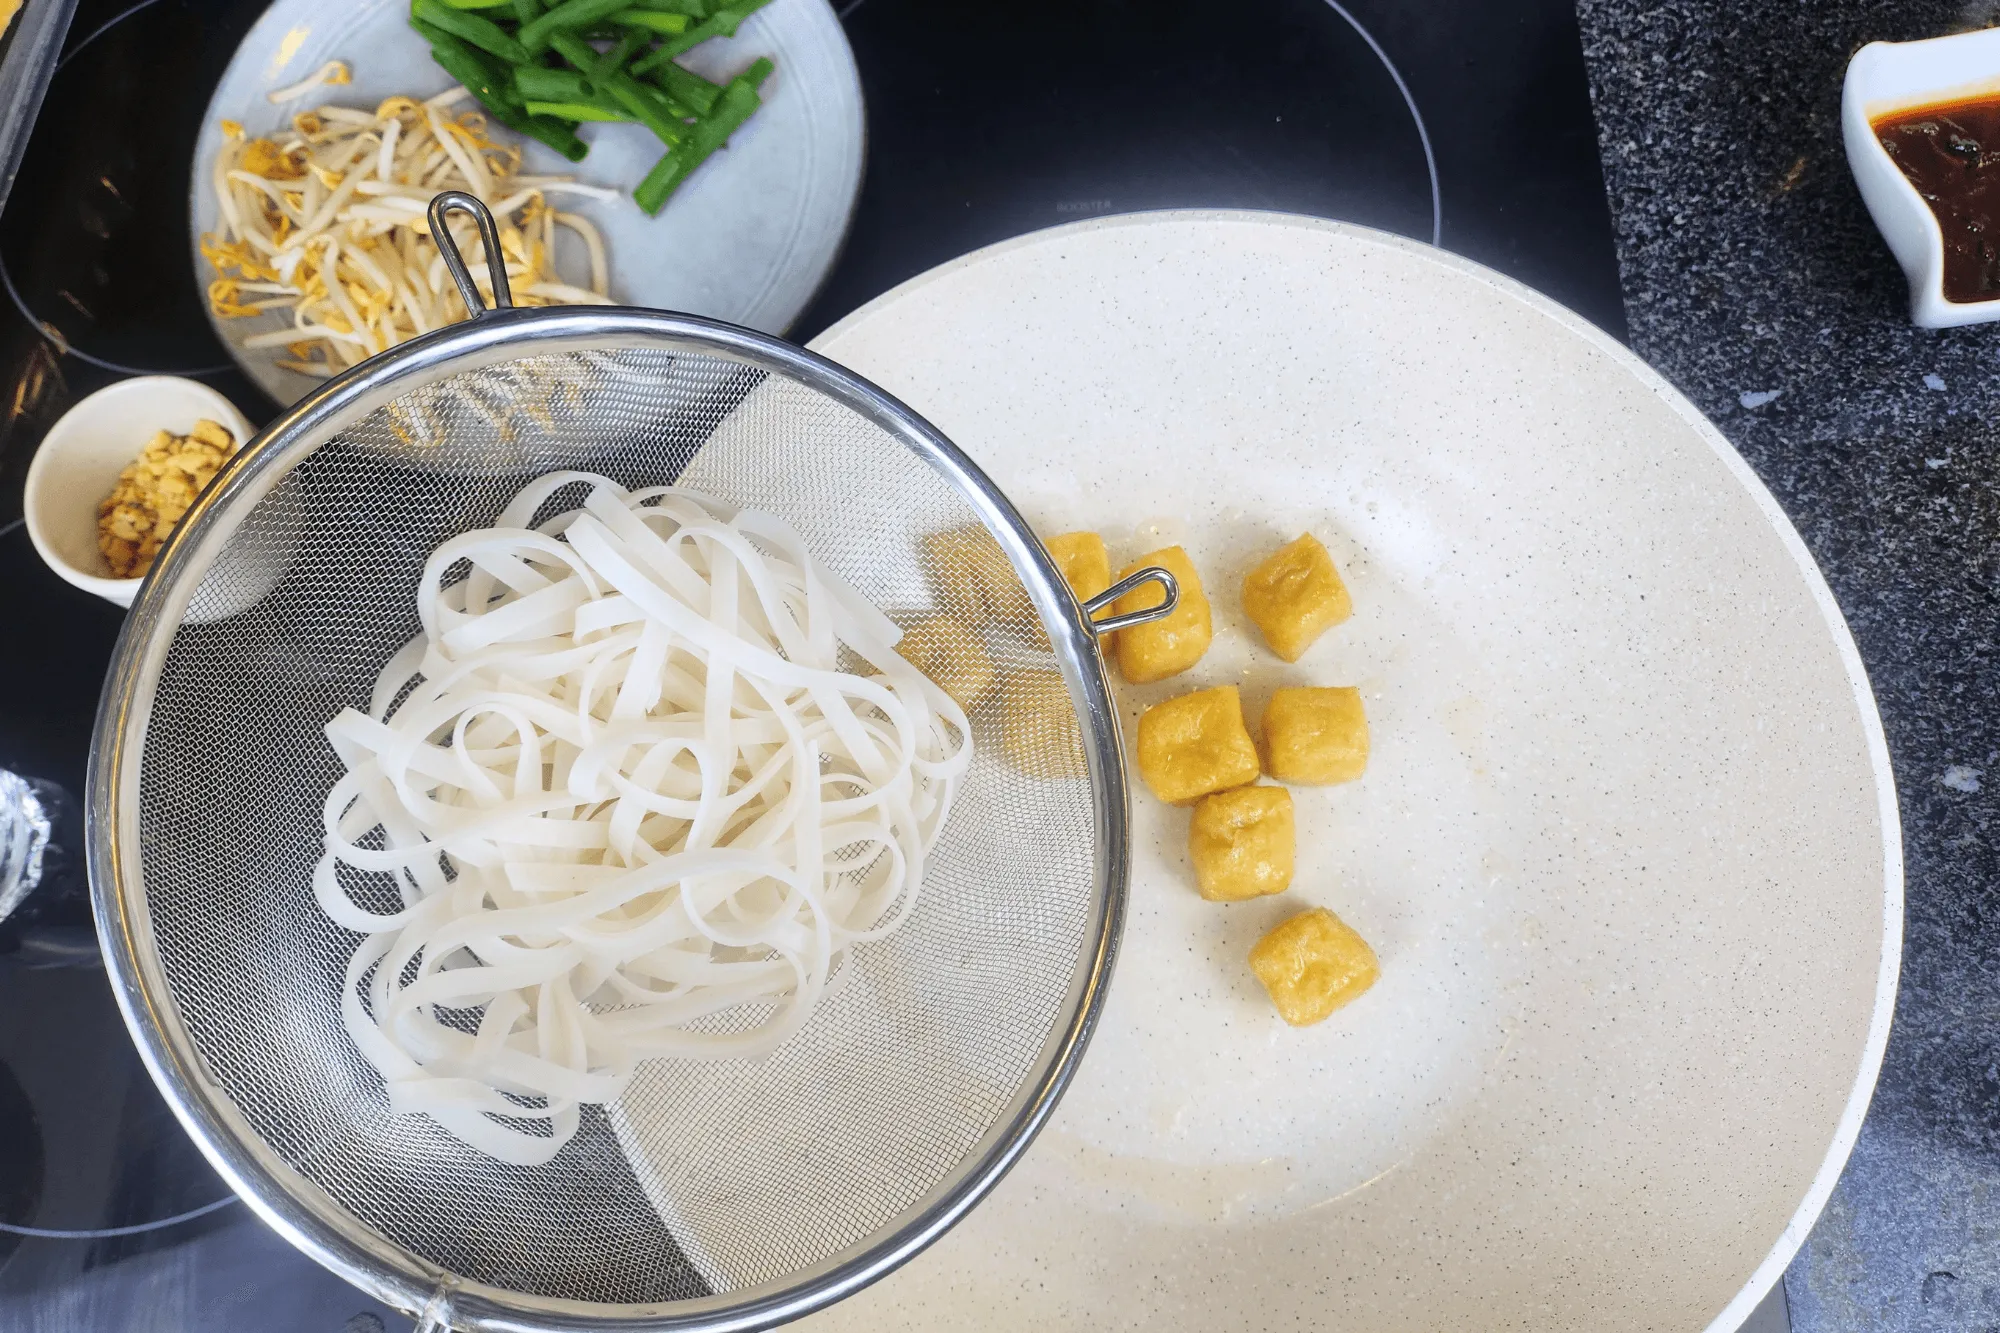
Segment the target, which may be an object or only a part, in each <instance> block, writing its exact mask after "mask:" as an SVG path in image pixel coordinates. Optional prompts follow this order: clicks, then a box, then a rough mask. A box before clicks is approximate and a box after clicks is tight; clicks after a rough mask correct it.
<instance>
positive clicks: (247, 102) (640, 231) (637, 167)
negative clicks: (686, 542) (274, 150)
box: [190, 0, 863, 403]
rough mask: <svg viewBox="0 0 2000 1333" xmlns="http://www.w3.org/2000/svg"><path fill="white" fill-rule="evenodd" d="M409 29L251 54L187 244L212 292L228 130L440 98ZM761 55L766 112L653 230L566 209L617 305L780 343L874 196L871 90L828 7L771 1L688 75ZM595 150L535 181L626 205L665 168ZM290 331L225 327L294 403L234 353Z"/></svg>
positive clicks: (397, 7)
mask: <svg viewBox="0 0 2000 1333" xmlns="http://www.w3.org/2000/svg"><path fill="white" fill-rule="evenodd" d="M408 13H409V8H408V5H407V4H406V3H404V0H348V2H347V3H337V4H329V3H327V2H326V0H278V3H276V4H274V5H272V6H271V8H270V9H268V10H266V11H265V13H264V16H263V18H261V19H259V20H258V21H257V25H256V26H255V27H254V28H252V29H251V30H250V33H249V35H248V36H246V37H245V38H244V39H243V44H242V45H241V46H240V47H238V48H237V51H236V56H235V58H234V59H233V60H232V61H230V64H229V69H228V70H227V72H225V73H224V74H223V76H222V81H221V82H220V83H219V84H217V85H216V89H215V95H214V96H213V97H212V98H211V99H210V100H209V104H208V112H207V115H206V116H205V117H204V119H203V122H202V129H201V137H200V138H199V139H197V140H196V141H195V155H194V162H193V163H192V164H191V167H192V172H193V179H192V183H191V190H192V209H191V217H192V221H193V234H192V236H191V237H190V244H191V245H192V246H193V247H194V251H195V256H194V258H195V267H196V271H197V272H198V273H200V274H201V275H202V280H203V282H204V283H205V282H206V281H207V279H208V277H209V276H210V273H209V268H208V263H207V261H206V260H204V259H203V258H202V257H201V251H200V240H201V235H202V233H203V232H207V231H212V230H214V228H215V225H216V204H215V196H214V193H213V191H212V190H211V188H210V186H209V184H208V167H209V163H211V162H213V161H214V159H215V153H216V150H217V148H218V147H219V146H220V145H221V142H222V131H221V129H220V125H221V122H222V121H223V120H225V119H229V120H236V121H240V122H241V123H242V124H243V125H244V126H245V128H246V129H247V130H249V131H250V132H251V133H253V134H255V133H259V132H263V131H267V130H271V129H276V128H278V127H281V126H283V125H285V124H286V123H287V122H288V121H289V120H290V118H291V115H292V114H293V113H294V112H296V111H298V110H301V109H305V108H309V107H313V106H317V105H320V104H322V103H328V102H331V103H337V104H340V105H345V106H363V107H372V106H374V105H375V104H376V103H377V102H379V101H380V100H381V99H382V98H384V97H388V96H390V95H392V94H395V93H407V94H411V95H414V96H417V97H428V96H430V95H431V94H434V93H438V92H442V91H444V90H445V89H446V88H448V87H450V86H451V84H452V80H451V78H450V76H448V75H447V74H446V73H445V72H444V71H443V70H442V69H440V68H438V66H437V65H436V64H435V63H433V62H432V60H431V57H430V51H429V49H428V48H427V47H426V46H425V45H424V43H423V41H422V40H421V39H420V38H419V37H418V36H417V35H416V33H414V32H412V31H411V30H410V27H409V22H408ZM760 55H762V56H769V57H770V58H771V59H772V60H773V61H775V62H776V63H777V72H776V73H775V74H773V75H772V77H771V79H770V81H769V82H768V83H766V84H765V86H764V93H765V105H764V107H763V109H762V110H761V111H759V112H758V113H757V115H756V117H755V118H754V119H752V120H751V122H750V123H749V124H748V125H746V126H745V127H744V128H743V129H742V131H740V132H739V133H738V134H737V135H736V136H735V137H734V138H733V139H732V140H731V141H730V145H729V147H728V149H727V150H725V151H724V152H722V153H720V154H718V155H717V156H716V158H714V159H713V160H712V161H710V162H709V163H707V164H706V165H705V166H704V167H703V168H702V169H701V170H700V171H699V172H697V173H695V175H694V176H693V177H692V178H690V179H689V181H688V182H687V184H686V185H684V186H682V187H681V189H680V190H679V191H678V192H677V193H676V194H675V195H674V197H673V199H671V200H670V201H669V202H668V204H667V207H666V208H665V209H664V210H662V211H661V213H660V215H659V216H658V217H657V218H649V217H647V216H646V215H645V214H644V213H642V212H640V211H639V209H638V208H637V207H636V206H635V205H634V204H633V203H632V202H631V200H630V198H629V194H628V195H627V196H621V197H620V198H618V199H613V200H604V201H601V202H599V201H590V200H585V201H575V202H566V203H565V204H564V206H565V207H568V208H575V209H577V211H580V212H583V213H586V214H587V215H588V216H589V217H590V219H591V220H592V221H593V222H595V223H596V224H597V226H598V229H599V230H600V231H602V232H603V234H604V243H605V247H606V249H607V250H608V251H609V253H610V277H611V295H612V297H613V299H615V300H618V301H620V302H623V303H625V304H627V305H639V306H651V307H654V308H657V309H661V310H677V311H683V312H686V313H688V314H695V315H707V316H710V317H712V318H715V319H725V320H729V321H730V322H732V323H736V324H746V325H748V326H750V327H751V328H754V329H762V330H764V331H765V332H768V333H782V332H784V330H785V329H786V328H787V327H789V326H790V325H791V323H792V321H793V320H794V319H796V318H798V315H799V312H800V311H802V310H804V309H805V307H806V304H807V303H808V302H809V301H811V300H812V297H813V294H814V293H815V292H816V291H817V290H818V289H819V285H820V282H821V281H822V280H823V279H824V278H825V277H826V274H827V270H829V269H830V268H832V267H833V262H834V259H835V258H836V256H837V255H838V254H839V251H840V244H841V241H842V239H843V238H844V237H845V236H846V233H847V223H848V219H849V218H850V217H851V216H852V215H853V212H854V199H855V195H856V193H857V192H858V191H859V190H860V188H861V165H862V147H863V122H862V110H861V81H860V76H859V74H858V73H857V72H856V70H855V68H854V55H853V52H852V51H850V50H849V49H848V46H847V37H846V34H845V33H843V32H842V31H841V27H840V21H839V20H838V19H837V18H835V17H834V13H833V10H832V9H831V8H830V7H829V6H828V5H827V3H826V0H774V3H772V4H771V5H769V6H768V7H767V8H765V9H764V10H762V11H761V12H759V13H758V14H756V15H754V16H753V17H752V18H751V19H750V20H749V21H748V22H746V23H745V24H744V25H743V27H742V30H741V31H740V32H738V34H737V35H736V37H735V38H734V39H732V40H728V41H713V42H709V43H707V44H705V45H704V46H702V47H700V48H699V49H697V50H696V51H694V52H691V53H690V54H689V55H688V56H687V57H685V60H686V63H687V64H688V65H690V66H691V67H694V68H696V69H699V70H701V71H702V72H704V73H708V74H711V75H719V74H721V73H724V72H728V71H734V70H736V69H738V68H740V67H742V66H743V65H746V64H748V63H749V62H750V61H751V60H753V59H755V58H756V57H758V56H760ZM336 59H337V60H344V61H346V62H347V64H348V66H349V68H350V69H351V70H352V71H353V74H354V82H353V83H352V84H351V85H349V86H346V87H339V88H330V89H327V90H326V91H325V92H324V93H320V94H314V95H312V96H308V97H306V98H303V99H301V100H299V101H297V102H294V103H292V104H289V105H287V106H282V107H280V106H273V105H272V104H271V102H270V100H269V98H268V96H267V94H269V93H270V91H271V90H272V89H274V88H282V87H284V86H286V85H288V84H291V83H295V82H297V81H298V80H300V79H302V78H304V77H306V76H307V75H309V74H310V73H312V71H314V70H316V69H318V68H319V67H320V66H321V65H323V64H325V63H326V62H327V61H328V60H336ZM583 136H584V138H585V139H586V140H587V141H589V143H590V146H591V147H590V156H589V157H587V158H585V159H584V160H583V161H582V162H580V163H576V164H574V165H572V164H571V163H568V162H565V161H564V160H563V159H562V158H561V157H560V156H559V155H558V154H556V153H554V152H553V151H551V150H549V149H547V148H544V147H542V146H541V145H540V144H535V143H529V144H528V145H527V154H526V161H525V163H524V165H523V170H525V171H530V172H551V173H553V172H561V173H567V174H570V175H573V176H575V177H576V178H577V179H579V180H583V181H588V182H590V183H592V184H596V185H611V186H616V187H618V188H619V189H621V190H625V191H628V192H629V191H630V189H631V187H632V186H633V185H634V184H636V183H637V182H638V181H639V179H640V178H641V177H643V176H644V175H645V174H646V171H647V170H648V169H649V168H650V167H651V166H652V164H653V162H654V161H655V160H656V159H657V158H658V156H659V144H658V141H657V140H655V139H654V138H653V137H652V135H651V134H649V133H647V131H646V130H645V129H643V128H642V127H640V126H637V125H597V126H590V127H587V128H586V129H585V130H584V131H583ZM562 258H564V259H566V260H567V261H569V262H566V263H565V265H564V266H565V268H566V269H567V271H568V272H570V273H572V274H575V273H578V272H580V270H579V268H578V267H577V266H576V264H575V263H574V262H573V261H574V260H575V259H576V258H577V257H576V256H567V257H562ZM285 322H286V321H285V319H284V318H281V317H279V316H275V315H267V316H264V317H263V318H261V319H232V320H217V321H215V324H216V333H217V335H218V336H219V337H220V338H221V339H222V340H223V341H224V342H225V343H227V344H228V345H229V346H230V348H231V349H232V351H233V352H234V353H235V355H236V358H237V360H238V361H239V362H241V363H242V365H243V368H244V370H245V371H246V372H248V374H249V375H250V377H251V378H252V379H254V380H256V381H257V383H258V384H259V385H261V386H263V387H264V388H265V389H266V390H268V391H269V392H270V393H271V395H272V396H273V397H274V398H276V399H277V400H278V401H279V402H281V403H289V402H291V401H292V400H293V399H295V398H297V397H299V395H301V394H302V393H304V392H305V391H306V390H307V389H309V388H311V387H312V385H313V383H314V381H312V380H310V379H308V378H306V377H305V376H303V375H298V374H294V373H292V372H290V371H285V370H280V369H278V367H277V366H276V364H275V361H276V358H277V356H278V355H279V353H276V352H242V351H237V350H236V348H237V345H238V344H239V343H240V342H241V340H242V339H243V338H244V337H245V336H246V335H248V334H250V333H255V332H260V331H262V330H264V329H268V328H282V327H284V324H285Z"/></svg>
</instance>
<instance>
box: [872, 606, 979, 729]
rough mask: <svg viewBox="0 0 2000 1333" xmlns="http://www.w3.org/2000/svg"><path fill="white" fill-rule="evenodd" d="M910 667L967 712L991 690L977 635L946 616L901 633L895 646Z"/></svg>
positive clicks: (924, 619) (927, 621)
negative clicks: (920, 673)
mask: <svg viewBox="0 0 2000 1333" xmlns="http://www.w3.org/2000/svg"><path fill="white" fill-rule="evenodd" d="M896 651H897V652H899V653H901V654H902V655H903V657H904V658H905V659H906V660H907V661H908V662H909V663H910V665H911V666H913V667H915V668H916V669H917V670H919V671H921V672H923V673H924V674H925V675H926V676H929V677H930V678H931V679H932V680H933V681H935V682H936V684H937V687H938V688H939V689H941V690H943V691H944V692H945V693H946V694H949V695H950V696H951V697H952V698H953V699H954V700H956V701H957V703H958V706H959V707H960V708H967V709H969V708H971V707H972V705H974V704H976V703H978V702H979V700H980V699H981V698H982V697H984V696H985V694H986V692H987V691H988V690H990V689H992V688H993V659H992V658H991V657H989V656H988V655H987V653H986V644H985V643H984V642H983V641H982V640H981V639H980V637H979V635H978V633H977V632H976V631H974V630H971V629H968V628H966V626H965V624H964V623H963V622H961V621H957V620H954V619H952V618H951V617H950V616H925V617H924V618H923V619H922V620H918V621H915V622H913V623H912V624H911V625H910V626H909V628H907V629H905V630H904V631H903V637H902V639H901V640H900V641H899V642H898V643H897V644H896Z"/></svg>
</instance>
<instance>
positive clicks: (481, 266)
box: [201, 62, 610, 376]
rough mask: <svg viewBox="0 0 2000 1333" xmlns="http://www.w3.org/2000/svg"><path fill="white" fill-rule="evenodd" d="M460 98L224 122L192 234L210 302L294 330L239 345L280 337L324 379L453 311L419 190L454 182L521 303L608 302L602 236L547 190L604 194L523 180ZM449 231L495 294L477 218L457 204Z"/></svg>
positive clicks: (511, 156)
mask: <svg viewBox="0 0 2000 1333" xmlns="http://www.w3.org/2000/svg"><path fill="white" fill-rule="evenodd" d="M335 63H336V64H337V63H338V62H335ZM344 68H345V67H342V69H343V72H344ZM322 73H324V71H322ZM326 81H328V82H334V81H336V80H332V79H328V80H326ZM301 86H303V85H301ZM315 86H317V85H315ZM281 91H287V92H289V91H291V90H289V89H285V90H281ZM307 91H310V89H307ZM457 91H458V92H460V93H462V90H457ZM301 95H303V94H301ZM456 100H457V97H456V96H453V95H452V94H439V95H438V96H437V97H434V98H431V99H430V100H429V101H428V102H419V101H416V100H414V99H412V98H408V97H391V98H389V99H388V100H387V101H385V102H383V103H382V104H381V105H380V106H378V107H377V108H375V110H374V111H373V112H368V111H361V110H357V109H355V108H352V107H335V106H325V107H321V108H319V109H318V110H317V111H308V112H302V113H300V114H299V115H297V116H294V117H293V118H292V127H291V130H290V132H289V133H285V134H280V135H277V136H274V137H271V138H258V139H252V138H248V137H247V136H246V135H245V133H244V130H243V127H242V126H241V125H240V124H237V123H236V122H234V121H224V122H223V126H222V129H223V145H222V150H221V152H220V153H219V154H218V156H217V158H216V162H215V167H214V169H213V171H212V172H211V176H210V180H211V185H212V188H213V189H214V191H215V195H216V202H217V205H218V211H219V215H220V224H221V225H220V229H219V231H218V232H216V233H212V234H209V235H204V236H203V237H202V240H201V250H202V254H203V255H205V256H206V257H207V258H208V260H209V262H210V264H212V265H213V266H214V268H215V272H216V278H215V280H214V281H213V282H211V283H210V284H209V287H208V300H209V306H210V308H211V309H213V310H214V311H215V313H216V314H217V315H218V316H221V317H224V318H239V317H248V316H258V315H264V314H267V313H270V312H274V311H275V312H285V313H289V314H290V315H291V325H290V327H288V328H282V329H273V330H267V331H263V332H259V333H257V334H254V335H252V336H250V337H248V338H245V339H244V340H243V343H242V345H243V346H244V347H245V348H248V349H252V350H261V349H265V348H274V347H276V348H283V349H285V353H286V356H285V358H284V359H282V360H280V361H279V362H278V364H279V365H281V366H284V367H286V368H287V369H290V370H296V371H299V372H301V373H303V374H308V375H314V376H326V375H331V374H336V373H338V372H340V371H342V370H345V369H347V368H348V367H350V366H353V365H355V364H357V363H359V362H360V361H362V360H365V359H366V358H368V357H370V356H373V355H375V354H376V353H377V352H383V351H387V350H388V349H389V348H391V347H394V346H396V345H397V344H398V343H401V342H404V341H406V340H408V339H410V338H413V337H415V336H416V335H418V334H420V333H424V332H428V331H429V330H431V329H436V328H441V327H443V326H444V325H446V324H450V323H452V322H454V321H456V320H459V319H462V318H464V317H465V308H464V306H463V305H462V304H461V301H460V298H459V295H458V290H457V288H456V287H455V286H453V285H452V283H451V280H450V277H449V275H448V274H447V273H446V272H445V268H444V261H443V259H442V257H441V256H439V254H438V251H437V246H436V244H435V243H434V242H433V241H432V239H431V235H430V222H429V220H428V218H427V217H426V214H425V210H426V209H427V208H428V207H429V206H430V201H431V197H432V196H433V195H435V194H436V193H437V192H438V191H439V190H443V189H451V188H456V189H461V190H466V191H469V192H470V193H472V194H474V195H477V196H478V197H479V198H480V199H481V200H482V201H483V202H484V203H486V205H487V206H488V207H489V208H490V209H491V210H492V211H493V215H494V218H495V220H496V221H497V222H498V223H499V225H500V249H501V257H502V259H503V260H504V262H505V266H506V270H507V280H508V284H509V286H511V287H512V289H513V292H514V296H515V299H516V300H517V301H519V302H520V303H521V304H523V305H592V304H595V305H603V304H608V303H609V301H610V295H609V291H610V288H609V281H610V275H609V266H608V264H607V263H606V260H605V254H604V242H603V239H602V237H601V236H599V234H598V232H597V229H596V228H595V227H593V226H592V225H591V224H590V223H589V222H588V221H587V220H585V219H583V218H582V217H579V216H578V215H576V214H574V213H566V212H557V211H556V210H555V209H554V207H553V206H552V205H551V204H550V202H549V200H550V197H551V196H553V195H556V194H559V193H561V194H581V195H584V196H585V197H588V198H601V197H604V195H605V194H606V193H607V192H606V191H604V190H602V189H600V188H599V187H596V186H588V185H580V184H578V183H577V182H574V181H569V180H566V179H563V178H561V177H553V176H523V175H521V174H520V165H521V153H520V149H519V148H517V147H502V146H501V145H499V144H497V143H495V142H494V141H493V140H491V139H489V138H488V137H487V134H486V120H485V117H484V116H483V115H482V114H480V113H479V112H476V111H470V112H466V113H464V114H461V115H457V116H455V117H454V116H453V115H452V113H451V111H450V107H451V106H452V104H453V103H454V102H455V101H456ZM451 228H452V237H453V239H454V240H456V241H457V242H458V246H459V250H460V251H461V253H463V254H464V255H465V257H466V263H467V264H468V265H469V266H470V268H471V270H472V274H473V277H474V279H475V281H477V282H478V283H479V286H480V291H481V293H482V294H483V295H484V296H485V297H486V299H487V300H488V301H491V300H492V288H491V283H490V279H489V278H488V276H487V271H486V255H485V249H484V247H483V246H482V245H481V244H480V241H479V233H478V230H477V228H476V227H475V226H474V224H473V223H472V221H471V220H470V219H469V218H466V217H464V216H463V215H462V214H461V215H454V217H453V220H452V222H451ZM558 228H561V229H563V230H566V231H568V232H570V233H572V234H573V235H575V236H576V237H577V238H578V239H579V240H580V241H581V242H582V251H583V253H584V255H585V256H586V257H587V259H588V264H589V270H588V278H587V283H588V285H587V286H586V285H585V282H583V281H577V282H572V281H569V280H567V279H565V278H564V277H563V275H562V274H560V273H559V272H557V271H556V268H555V251H556V248H557V239H556V232H557V229H558Z"/></svg>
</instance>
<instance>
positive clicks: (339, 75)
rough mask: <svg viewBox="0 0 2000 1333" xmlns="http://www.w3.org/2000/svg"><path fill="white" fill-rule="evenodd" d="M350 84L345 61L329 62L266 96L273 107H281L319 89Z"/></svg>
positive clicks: (352, 79) (351, 79)
mask: <svg viewBox="0 0 2000 1333" xmlns="http://www.w3.org/2000/svg"><path fill="white" fill-rule="evenodd" d="M352 82H354V76H353V75H352V74H350V73H348V70H347V62H346V61H343V60H329V61H327V62H326V63H325V64H324V65H321V66H320V67H319V68H318V69H317V70H314V71H313V72H312V73H311V74H309V75H307V76H306V77H305V78H303V79H300V80H299V81H298V82H297V83H289V84H286V85H285V86H284V87H282V88H273V89H272V90H271V91H270V92H269V93H267V94H266V96H267V97H268V98H269V99H270V101H271V104H272V105H273V106H283V105H284V104H285V103H286V102H296V101H298V100H299V99H300V98H301V97H304V96H306V95H307V94H308V93H315V92H318V91H319V90H320V89H321V88H326V87H331V86H334V85H337V84H343V83H352Z"/></svg>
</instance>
